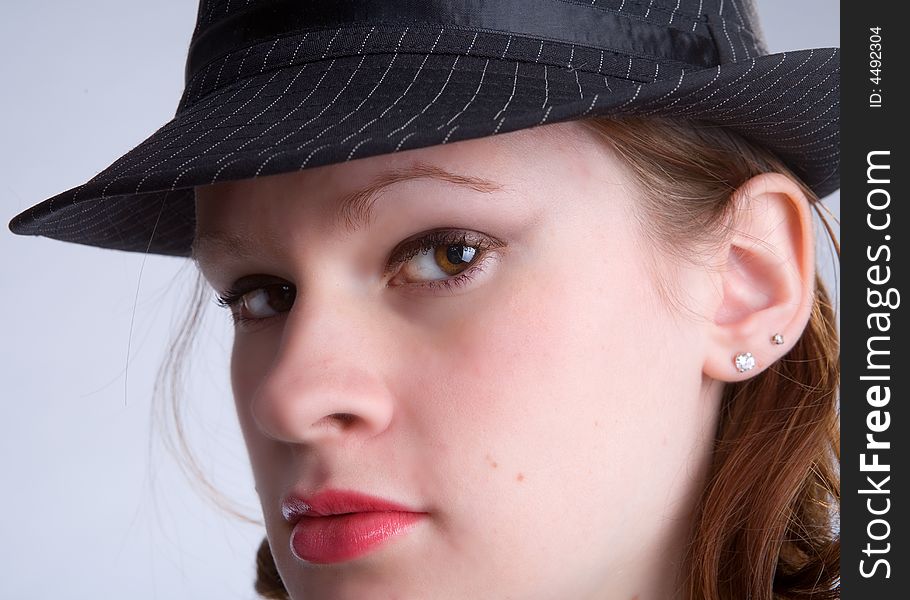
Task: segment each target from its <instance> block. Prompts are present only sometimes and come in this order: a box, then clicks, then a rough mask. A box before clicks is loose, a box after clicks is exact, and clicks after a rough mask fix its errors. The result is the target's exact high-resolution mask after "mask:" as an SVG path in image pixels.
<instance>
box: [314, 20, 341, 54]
mask: <svg viewBox="0 0 910 600" xmlns="http://www.w3.org/2000/svg"><path fill="white" fill-rule="evenodd" d="M339 33H341V28H339V29H338V31H336V32H335V35H333V36H332V39H330V40H329V45H328V46H326V47H325V52H323V53H322V56H320V57H319V59H320V60H325V57H326V55H327V54H328V53H329V48H331V47H332V44H334V43H335V38H337V37H338V34H339Z"/></svg>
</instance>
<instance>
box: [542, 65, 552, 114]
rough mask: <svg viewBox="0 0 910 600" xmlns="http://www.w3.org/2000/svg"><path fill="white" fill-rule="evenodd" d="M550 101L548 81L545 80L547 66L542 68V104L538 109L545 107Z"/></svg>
mask: <svg viewBox="0 0 910 600" xmlns="http://www.w3.org/2000/svg"><path fill="white" fill-rule="evenodd" d="M549 99H550V80H549V79H548V78H547V65H544V66H543V104H541V105H540V108H543V107H544V106H546V105H547V100H549Z"/></svg>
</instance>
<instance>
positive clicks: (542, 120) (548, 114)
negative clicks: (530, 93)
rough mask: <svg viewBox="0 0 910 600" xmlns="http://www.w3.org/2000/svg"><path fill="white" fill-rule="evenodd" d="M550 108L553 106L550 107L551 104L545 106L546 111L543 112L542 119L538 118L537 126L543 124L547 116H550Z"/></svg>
mask: <svg viewBox="0 0 910 600" xmlns="http://www.w3.org/2000/svg"><path fill="white" fill-rule="evenodd" d="M551 110H553V107H552V106H549V107H547V112H545V113H544V114H543V118H542V119H541V120H540V122H539V123H538V124H537V125H538V126H540V125H543V124H544V123H545V122H546V120H547V117H549V116H550V111H551Z"/></svg>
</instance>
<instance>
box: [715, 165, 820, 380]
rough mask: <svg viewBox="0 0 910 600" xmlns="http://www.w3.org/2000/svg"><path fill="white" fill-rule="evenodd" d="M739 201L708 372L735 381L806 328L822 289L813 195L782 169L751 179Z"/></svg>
mask: <svg viewBox="0 0 910 600" xmlns="http://www.w3.org/2000/svg"><path fill="white" fill-rule="evenodd" d="M731 201H732V202H733V203H734V210H733V213H731V216H730V223H731V228H732V233H731V235H730V236H729V237H728V239H727V241H726V243H725V245H724V247H723V250H722V252H723V260H722V261H721V262H722V265H721V268H720V271H719V273H718V276H719V278H720V280H721V290H722V298H721V300H720V303H719V304H718V306H717V310H716V312H715V314H714V315H713V320H712V322H711V323H710V325H709V326H710V328H711V340H710V343H709V347H708V354H707V356H706V358H705V364H704V373H705V375H707V376H709V377H711V378H713V379H717V380H721V381H731V382H732V381H741V380H743V379H748V378H749V377H752V376H754V375H757V374H758V373H760V372H761V371H763V370H764V369H765V368H767V367H768V366H769V365H771V364H772V363H774V362H775V361H776V360H777V359H779V358H780V357H781V356H783V355H784V354H786V353H787V352H788V351H789V350H790V348H792V347H793V344H794V343H795V341H796V340H797V339H799V337H800V335H801V334H802V332H803V330H804V329H805V327H806V324H807V323H808V321H809V316H810V314H811V310H812V301H813V298H814V294H815V252H814V245H815V239H814V234H813V229H812V227H813V223H812V215H811V210H810V207H809V201H808V199H807V198H806V195H805V194H804V193H803V191H802V189H801V188H800V187H799V186H798V185H797V184H796V183H795V182H794V181H793V180H791V179H790V178H788V177H786V176H784V175H782V174H779V173H764V174H761V175H757V176H755V177H753V178H751V179H749V180H748V181H746V182H745V183H744V184H743V185H742V186H741V187H740V188H739V189H737V190H736V191H735V192H734V197H733V198H732V199H731ZM776 336H780V337H776Z"/></svg>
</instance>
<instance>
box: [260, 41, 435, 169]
mask: <svg viewBox="0 0 910 600" xmlns="http://www.w3.org/2000/svg"><path fill="white" fill-rule="evenodd" d="M444 32H445V28H444V27H443V28H442V29H440V30H439V35H437V36H436V41H434V42H433V46H432V48H430V51H429V52H428V53H427V54H425V55H424V57H423V61H422V62H421V63H420V67H418V68H417V72H416V73H415V74H414V78H413V79H412V80H411V83H409V84H408V87H407V88H406V89H405V90H404V92H402V93H401V95H400V96H398V98H397V99H396V100H395V101H394V102H393V103H392V104H390V105H389V106H387V107H386V109H385V110H384V111H382V113H381V114H380V115H379V116H378V117H376V119H375V120H379V119H381V118H382V117H384V116H385V115H386V113H388V112H389V111H390V110H392V107H394V106H395V105H396V104H398V102H400V101H401V99H402V98H404V96H405V94H407V93H408V92H409V91H410V89H411V87H412V86H413V85H414V82H415V81H417V78H418V77H419V76H420V73H421V71H422V70H423V67H424V65H425V64H426V62H427V59H429V58H430V54H432V52H433V50H435V49H436V44H438V43H439V39H440V38H441V37H442V34H443V33H444ZM403 38H404V36H402V39H403ZM348 83H350V81H349V82H348ZM346 87H347V85H345V88H346ZM342 91H344V89H342ZM340 93H341V92H339V95H340ZM337 98H338V96H336V97H335V99H333V100H332V101H331V102H330V103H329V105H327V106H326V107H324V108H323V111H325V110H326V109H327V108H328V106H331V105H332V104H334V102H335V100H336V99H337ZM321 114H322V113H320V115H321ZM320 115H316V117H314V119H315V118H318V117H319V116H320ZM328 129H330V127H328V128H326V129H325V130H323V131H322V132H320V133H319V134H318V135H316V136H315V137H313V138H310V139H309V140H307V141H306V142H304V143H303V144H301V145H299V146H297V148H296V149H295V152H299V151H300V150H301V149H302V148H304V147H305V146H307V145H309V144H310V143H311V142H312V141H314V140H316V139H318V138H319V137H320V136H321V135H322V134H323V133H325V131H327V130H328ZM405 139H406V138H405ZM402 143H403V140H402ZM329 145H330V144H329ZM325 147H326V145H323V146H320V147H319V148H316V149H315V150H313V151H312V152H310V154H309V155H308V156H307V157H306V160H304V161H303V164H301V165H300V167H299V168H300V169H303V168H305V167H306V165H307V163H308V162H309V161H310V159H311V158H312V157H313V155H314V154H316V152H317V151H319V150H321V149H322V148H325ZM399 147H400V144H399ZM285 152H286V151H285ZM263 166H264V163H263ZM260 169H261V167H260Z"/></svg>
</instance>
